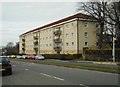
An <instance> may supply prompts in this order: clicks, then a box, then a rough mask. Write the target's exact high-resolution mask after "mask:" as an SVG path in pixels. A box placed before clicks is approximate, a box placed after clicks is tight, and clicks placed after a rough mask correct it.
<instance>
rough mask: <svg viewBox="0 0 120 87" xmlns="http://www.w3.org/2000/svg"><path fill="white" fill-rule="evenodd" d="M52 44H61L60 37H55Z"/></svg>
mask: <svg viewBox="0 0 120 87" xmlns="http://www.w3.org/2000/svg"><path fill="white" fill-rule="evenodd" d="M54 42H55V43H60V42H62V39H61V38H60V37H55V38H54Z"/></svg>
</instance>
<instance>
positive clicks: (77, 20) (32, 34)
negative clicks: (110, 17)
mask: <svg viewBox="0 0 120 87" xmlns="http://www.w3.org/2000/svg"><path fill="white" fill-rule="evenodd" d="M96 25H97V23H96V21H95V20H94V19H93V18H92V17H91V16H88V15H85V14H82V13H78V14H75V15H72V16H69V17H67V18H64V19H61V20H58V21H56V22H53V23H50V24H47V25H44V26H42V27H39V28H37V29H34V30H31V31H28V32H26V33H23V34H22V35H20V37H19V39H20V54H82V53H83V49H84V48H96V47H97V33H98V27H97V26H96Z"/></svg>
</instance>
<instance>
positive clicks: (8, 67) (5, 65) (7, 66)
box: [0, 56, 12, 75]
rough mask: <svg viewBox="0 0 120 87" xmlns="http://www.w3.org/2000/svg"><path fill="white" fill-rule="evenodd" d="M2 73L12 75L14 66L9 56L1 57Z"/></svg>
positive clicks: (0, 68) (0, 69)
mask: <svg viewBox="0 0 120 87" xmlns="http://www.w3.org/2000/svg"><path fill="white" fill-rule="evenodd" d="M0 72H2V75H5V74H9V75H12V64H11V62H10V60H9V58H8V57H7V56H0Z"/></svg>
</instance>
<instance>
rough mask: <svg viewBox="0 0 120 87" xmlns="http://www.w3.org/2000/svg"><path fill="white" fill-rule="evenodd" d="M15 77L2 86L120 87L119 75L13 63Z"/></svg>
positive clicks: (11, 77) (5, 78) (12, 76)
mask: <svg viewBox="0 0 120 87" xmlns="http://www.w3.org/2000/svg"><path fill="white" fill-rule="evenodd" d="M12 66H13V75H11V76H3V77H2V85H80V87H92V85H118V74H113V73H106V72H99V71H91V70H83V69H73V68H66V67H59V66H52V65H42V64H35V63H26V62H17V61H12ZM0 78H1V77H0Z"/></svg>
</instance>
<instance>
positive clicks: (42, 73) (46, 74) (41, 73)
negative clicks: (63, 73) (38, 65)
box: [40, 73, 52, 77]
mask: <svg viewBox="0 0 120 87" xmlns="http://www.w3.org/2000/svg"><path fill="white" fill-rule="evenodd" d="M40 74H42V75H44V76H48V77H52V76H50V75H47V74H44V73H40Z"/></svg>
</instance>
